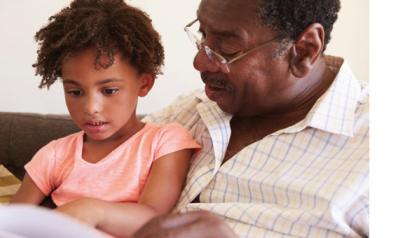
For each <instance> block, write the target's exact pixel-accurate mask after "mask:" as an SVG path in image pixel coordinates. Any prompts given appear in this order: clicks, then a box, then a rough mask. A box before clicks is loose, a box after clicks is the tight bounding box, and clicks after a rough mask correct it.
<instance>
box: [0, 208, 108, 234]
mask: <svg viewBox="0 0 400 238" xmlns="http://www.w3.org/2000/svg"><path fill="white" fill-rule="evenodd" d="M0 237H1V238H3V237H4V238H5V237H7V238H44V237H57V238H76V237H85V238H105V237H110V236H109V235H107V234H105V233H102V232H100V231H98V230H96V229H94V228H91V227H89V226H86V225H84V224H81V223H79V222H78V221H76V220H74V219H72V218H69V217H67V216H66V215H63V214H62V213H58V212H56V211H52V210H50V209H47V208H43V207H38V206H31V205H20V204H19V205H15V204H12V205H0Z"/></svg>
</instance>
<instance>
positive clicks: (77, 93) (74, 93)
mask: <svg viewBox="0 0 400 238" xmlns="http://www.w3.org/2000/svg"><path fill="white" fill-rule="evenodd" d="M67 94H70V95H72V96H82V95H83V91H82V90H79V89H70V90H67Z"/></svg>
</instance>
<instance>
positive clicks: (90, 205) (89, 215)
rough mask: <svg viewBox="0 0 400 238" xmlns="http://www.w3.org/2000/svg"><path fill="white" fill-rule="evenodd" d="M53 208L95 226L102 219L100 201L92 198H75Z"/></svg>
mask: <svg viewBox="0 0 400 238" xmlns="http://www.w3.org/2000/svg"><path fill="white" fill-rule="evenodd" d="M55 210H56V211H57V212H61V213H64V214H66V215H68V216H70V217H72V218H74V219H76V220H78V221H80V222H82V223H84V224H86V225H89V226H91V227H96V226H97V225H98V224H99V223H100V222H101V221H102V219H103V212H102V206H101V201H99V200H97V199H93V198H81V199H77V200H75V201H72V202H69V203H66V204H64V205H62V206H59V207H58V208H56V209H55Z"/></svg>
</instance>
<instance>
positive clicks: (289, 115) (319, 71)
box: [225, 58, 335, 160]
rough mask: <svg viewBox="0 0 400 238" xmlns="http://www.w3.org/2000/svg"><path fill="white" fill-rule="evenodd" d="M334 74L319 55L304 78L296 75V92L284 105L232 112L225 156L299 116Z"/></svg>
mask: <svg viewBox="0 0 400 238" xmlns="http://www.w3.org/2000/svg"><path fill="white" fill-rule="evenodd" d="M334 78H335V75H334V73H333V72H331V71H330V70H329V68H328V67H327V65H326V64H325V61H324V60H323V59H322V58H321V59H320V60H319V62H317V65H315V67H314V69H313V71H312V72H311V73H310V75H309V76H308V77H307V78H302V79H299V83H298V85H295V86H294V89H293V90H295V91H296V92H295V93H293V95H294V96H293V97H292V99H291V100H290V101H288V102H287V103H286V105H284V106H281V107H280V108H279V109H277V110H272V111H269V112H268V113H262V114H259V115H254V116H243V117H238V116H233V117H232V120H231V122H230V124H231V131H232V134H231V138H230V141H229V145H228V150H227V153H226V155H225V160H227V159H229V158H230V157H232V156H233V155H234V154H236V153H237V152H239V151H240V150H241V149H242V148H244V147H245V146H247V145H249V144H251V143H253V142H255V141H258V140H260V139H262V138H263V137H265V136H267V135H269V134H271V133H273V132H276V131H278V130H281V129H283V128H287V127H289V126H291V125H294V124H296V123H298V122H299V121H301V120H303V119H304V118H305V117H306V116H307V114H308V112H309V111H310V110H311V108H312V107H313V106H314V104H315V103H316V101H317V100H318V98H320V97H321V96H322V95H323V94H324V93H325V92H326V91H327V90H328V88H329V86H330V85H331V84H332V82H333V80H334ZM300 80H301V81H302V82H300Z"/></svg>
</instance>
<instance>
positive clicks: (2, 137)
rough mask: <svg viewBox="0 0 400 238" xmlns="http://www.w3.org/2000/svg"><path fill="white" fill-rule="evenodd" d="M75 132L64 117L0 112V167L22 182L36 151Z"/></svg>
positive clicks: (72, 124) (68, 118) (69, 121)
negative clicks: (27, 164)
mask: <svg viewBox="0 0 400 238" xmlns="http://www.w3.org/2000/svg"><path fill="white" fill-rule="evenodd" d="M78 130H79V129H78V128H77V127H76V126H75V124H74V123H73V122H72V120H71V119H70V117H69V116H67V115H45V114H38V113H13V112H0V164H2V165H4V166H5V167H6V168H7V169H8V170H9V171H10V172H11V173H13V174H14V175H15V176H17V177H18V178H19V179H22V177H23V176H24V173H25V172H24V165H25V164H26V163H27V162H28V161H29V160H30V159H32V157H33V155H34V154H35V153H36V151H38V150H39V149H40V148H41V147H43V146H44V145H46V144H47V143H48V142H50V141H51V140H53V139H56V138H60V137H63V136H65V135H68V134H71V133H73V132H76V131H78Z"/></svg>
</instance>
